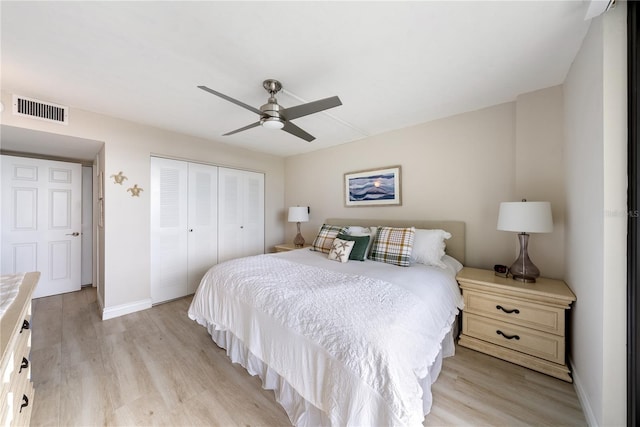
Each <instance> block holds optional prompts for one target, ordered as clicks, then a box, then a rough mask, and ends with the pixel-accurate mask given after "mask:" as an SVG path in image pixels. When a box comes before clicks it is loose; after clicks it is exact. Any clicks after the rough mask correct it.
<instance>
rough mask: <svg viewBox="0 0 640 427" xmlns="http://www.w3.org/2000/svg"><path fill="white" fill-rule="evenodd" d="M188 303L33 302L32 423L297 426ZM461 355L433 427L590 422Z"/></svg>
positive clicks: (521, 380)
mask: <svg viewBox="0 0 640 427" xmlns="http://www.w3.org/2000/svg"><path fill="white" fill-rule="evenodd" d="M190 302H191V298H190V297H189V298H183V299H180V300H177V301H173V302H170V303H167V304H162V305H158V306H156V307H153V308H152V309H150V310H145V311H142V312H138V313H133V314H130V315H127V316H122V317H119V318H116V319H111V320H107V321H101V320H100V318H99V316H98V310H97V303H96V293H95V289H92V288H84V289H83V290H81V291H79V292H74V293H69V294H64V295H57V296H53V297H47V298H40V299H37V300H34V302H33V322H32V324H33V338H32V353H31V357H32V367H33V371H32V377H33V382H34V386H35V404H34V407H33V413H32V418H31V425H32V426H40V425H43V426H48V425H50V426H74V425H75V426H100V425H109V426H116V425H120V426H133V425H138V426H142V425H145V426H146V425H175V426H191V425H207V426H216V425H219V426H236V425H261V426H281V425H289V420H288V418H287V416H286V414H285V412H284V411H283V410H282V408H281V407H280V406H279V405H278V404H277V403H276V402H275V399H274V397H273V392H271V391H265V390H263V389H262V388H261V386H260V384H261V383H260V380H259V379H258V378H257V377H251V376H250V375H249V374H247V372H246V371H245V370H244V369H243V368H242V367H240V366H238V365H234V364H232V363H231V362H230V361H229V359H228V358H227V356H226V354H225V352H224V350H221V349H220V348H218V347H217V346H216V345H215V344H214V343H213V342H212V341H211V338H210V337H209V335H208V334H207V332H206V330H205V328H203V327H202V326H200V325H198V324H196V323H195V322H193V321H191V320H190V319H189V318H188V317H187V309H188V307H189V303H190ZM456 352H457V353H456V355H455V356H454V357H451V358H448V359H445V362H444V368H443V371H442V373H441V376H440V378H439V379H438V381H437V382H436V384H435V385H434V386H433V394H434V404H433V408H432V412H431V414H429V415H428V416H427V417H426V419H425V422H424V425H425V426H454V425H455V426H478V425H485V426H515V425H536V426H538V425H549V426H552V425H576V426H578V425H586V421H585V419H584V416H583V415H582V412H581V410H580V405H579V404H578V400H577V398H576V394H575V391H574V389H573V386H572V385H571V384H568V383H565V382H563V381H560V380H557V379H554V378H551V377H548V376H546V375H543V374H540V373H537V372H533V371H530V370H528V369H525V368H522V367H520V366H516V365H513V364H510V363H508V362H503V361H501V360H498V359H495V358H493V357H490V356H486V355H484V354H481V353H478V352H475V351H473V350H469V349H465V348H462V347H458V348H457V349H456Z"/></svg>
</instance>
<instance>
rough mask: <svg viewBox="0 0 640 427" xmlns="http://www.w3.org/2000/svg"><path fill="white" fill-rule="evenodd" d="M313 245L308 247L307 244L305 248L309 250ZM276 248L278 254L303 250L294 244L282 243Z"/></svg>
mask: <svg viewBox="0 0 640 427" xmlns="http://www.w3.org/2000/svg"><path fill="white" fill-rule="evenodd" d="M309 246H311V245H308V244H306V243H305V245H304V246H303V247H304V248H308V247H309ZM275 248H276V252H287V251H292V250H294V249H301V248H296V247H295V246H294V245H293V243H281V244H279V245H276V246H275Z"/></svg>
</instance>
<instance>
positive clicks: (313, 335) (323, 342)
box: [189, 250, 462, 426]
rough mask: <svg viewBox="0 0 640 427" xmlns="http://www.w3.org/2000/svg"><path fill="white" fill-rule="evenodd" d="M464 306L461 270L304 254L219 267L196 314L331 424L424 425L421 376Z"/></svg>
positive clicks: (200, 294) (195, 305)
mask: <svg viewBox="0 0 640 427" xmlns="http://www.w3.org/2000/svg"><path fill="white" fill-rule="evenodd" d="M461 307H462V300H461V296H460V292H459V290H458V287H457V284H456V282H455V272H454V271H449V270H443V269H440V268H437V267H426V266H423V265H414V266H412V267H408V268H403V267H396V266H391V265H388V264H383V263H379V262H374V261H365V262H358V261H352V262H349V263H346V264H341V263H337V262H334V261H328V260H327V259H326V255H325V254H319V253H315V252H310V251H308V250H300V251H293V252H289V253H283V254H277V255H259V256H255V257H249V258H243V259H237V260H232V261H228V262H225V263H222V264H219V265H216V266H214V267H213V268H212V269H210V270H209V272H208V273H207V274H206V275H205V277H204V278H203V280H202V283H201V284H200V287H199V288H198V291H197V292H196V295H195V297H194V299H193V302H192V304H191V307H190V309H189V316H190V317H191V318H192V319H194V320H196V321H198V323H200V324H202V325H205V326H207V327H209V328H211V327H213V328H214V329H216V330H227V331H229V332H231V333H232V334H233V335H234V336H235V337H237V338H238V339H239V340H241V341H242V342H243V343H244V345H245V346H246V347H247V348H248V350H249V351H250V352H251V353H252V354H253V355H254V356H256V357H257V358H259V359H260V360H262V361H263V362H264V363H265V364H267V365H268V366H269V367H270V368H271V369H273V370H275V371H276V372H277V373H278V374H279V375H280V376H281V377H282V378H283V379H284V380H286V381H287V382H288V383H289V384H290V385H291V386H292V387H293V388H294V389H295V390H296V391H297V392H298V393H299V394H300V395H301V396H302V397H303V398H304V399H305V400H307V401H308V402H310V403H311V404H312V405H314V406H315V407H317V408H319V409H320V410H321V411H322V412H324V413H325V414H326V415H327V418H328V419H329V420H330V422H331V424H332V425H341V426H342V425H420V424H421V423H422V421H423V419H424V413H425V411H424V408H423V400H422V387H421V382H420V379H422V378H425V377H426V376H427V375H428V374H429V368H430V367H431V365H432V364H433V363H434V361H435V359H436V356H437V355H438V353H439V352H440V349H441V348H440V343H441V342H442V340H443V338H444V336H445V335H446V334H447V333H448V332H449V330H450V328H451V324H452V322H453V320H454V318H455V315H456V314H457V312H458V308H461Z"/></svg>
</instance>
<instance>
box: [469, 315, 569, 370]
mask: <svg viewBox="0 0 640 427" xmlns="http://www.w3.org/2000/svg"><path fill="white" fill-rule="evenodd" d="M462 333H463V334H465V335H468V336H470V337H474V338H478V339H481V340H484V341H488V342H490V343H493V344H496V345H499V346H502V347H506V348H509V349H512V350H516V351H519V352H522V353H526V354H529V355H532V356H535V357H539V358H541V359H545V360H549V361H551V362H554V363H560V364H564V363H565V344H564V337H562V336H558V335H553V334H549V333H545V332H540V331H536V330H533V329H528V328H525V327H521V326H517V325H514V324H511V323H507V322H501V321H498V320H494V319H489V318H486V317H482V316H477V315H475V314H471V313H469V312H465V313H464V319H463V323H462Z"/></svg>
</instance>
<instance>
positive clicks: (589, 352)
mask: <svg viewBox="0 0 640 427" xmlns="http://www.w3.org/2000/svg"><path fill="white" fill-rule="evenodd" d="M626 66H627V65H626V3H624V2H621V3H619V4H618V5H617V6H616V7H615V8H614V9H612V10H611V11H609V12H607V13H605V14H604V15H602V16H600V17H598V18H595V19H594V20H593V21H592V23H591V27H590V29H589V32H588V34H587V36H586V37H585V39H584V41H583V44H582V47H581V49H580V51H579V52H578V55H577V56H576V59H575V61H574V63H573V65H572V67H571V70H570V71H569V74H568V76H567V79H566V82H565V85H564V86H565V88H564V92H565V116H566V141H565V145H564V150H565V168H564V169H565V171H566V175H565V182H566V189H567V199H566V211H567V224H568V227H567V231H566V242H567V243H566V259H567V264H566V274H565V277H566V281H567V282H568V283H569V285H570V286H571V287H572V289H573V290H574V292H575V294H576V295H577V298H578V299H577V301H576V303H575V304H574V309H573V310H572V323H573V325H574V326H573V335H572V343H571V344H572V347H573V351H572V356H571V359H572V360H571V361H572V366H573V369H574V380H575V384H576V390H577V391H578V396H579V397H580V400H581V402H582V406H583V408H584V412H585V415H586V416H587V420H588V421H589V424H590V425H592V426H595V425H601V426H622V425H626V328H625V323H626V231H627V226H626V224H627V204H626V187H627V174H626V171H627V157H626V153H627V151H626V144H627V133H626V129H627V110H626V108H627V107H626V102H627V99H626Z"/></svg>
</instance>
